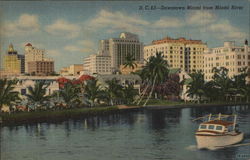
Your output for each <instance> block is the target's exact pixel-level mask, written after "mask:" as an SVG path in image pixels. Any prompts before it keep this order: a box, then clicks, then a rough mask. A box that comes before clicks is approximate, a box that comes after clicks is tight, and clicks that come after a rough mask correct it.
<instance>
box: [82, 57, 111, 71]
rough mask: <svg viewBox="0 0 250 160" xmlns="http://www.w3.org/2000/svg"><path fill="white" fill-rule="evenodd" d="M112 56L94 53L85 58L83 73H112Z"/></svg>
mask: <svg viewBox="0 0 250 160" xmlns="http://www.w3.org/2000/svg"><path fill="white" fill-rule="evenodd" d="M110 60H111V57H110V56H104V55H98V54H92V55H90V56H88V57H86V58H84V62H83V74H90V75H92V74H111V73H112V72H111V63H110V62H111V61H110Z"/></svg>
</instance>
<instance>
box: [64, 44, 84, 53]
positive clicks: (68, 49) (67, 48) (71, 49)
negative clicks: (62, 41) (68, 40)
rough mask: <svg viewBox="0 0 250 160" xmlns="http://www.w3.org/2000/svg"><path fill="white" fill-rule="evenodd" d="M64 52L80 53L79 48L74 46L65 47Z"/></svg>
mask: <svg viewBox="0 0 250 160" xmlns="http://www.w3.org/2000/svg"><path fill="white" fill-rule="evenodd" d="M64 50H65V51H69V52H80V51H81V48H79V47H77V46H74V45H67V46H65V47H64Z"/></svg>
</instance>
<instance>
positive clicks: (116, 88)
mask: <svg viewBox="0 0 250 160" xmlns="http://www.w3.org/2000/svg"><path fill="white" fill-rule="evenodd" d="M106 83H107V85H108V87H107V88H106V90H105V91H106V96H107V99H108V101H109V102H110V105H114V100H115V101H116V100H117V99H118V98H119V97H120V96H121V95H122V86H121V85H120V84H119V81H118V80H117V79H115V78H113V79H112V80H108V81H106Z"/></svg>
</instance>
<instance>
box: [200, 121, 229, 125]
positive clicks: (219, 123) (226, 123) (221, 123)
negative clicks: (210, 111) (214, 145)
mask: <svg viewBox="0 0 250 160" xmlns="http://www.w3.org/2000/svg"><path fill="white" fill-rule="evenodd" d="M203 124H218V125H223V126H230V125H233V122H228V121H222V120H213V121H209V122H205V123H203Z"/></svg>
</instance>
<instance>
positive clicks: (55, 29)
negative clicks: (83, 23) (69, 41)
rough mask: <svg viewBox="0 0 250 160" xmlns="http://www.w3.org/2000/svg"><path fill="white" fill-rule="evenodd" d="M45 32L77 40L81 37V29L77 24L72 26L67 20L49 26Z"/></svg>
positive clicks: (59, 20)
mask: <svg viewBox="0 0 250 160" xmlns="http://www.w3.org/2000/svg"><path fill="white" fill-rule="evenodd" d="M45 30H46V31H47V32H48V33H50V34H52V35H55V36H65V37H67V38H75V37H77V36H78V35H79V33H80V30H81V27H80V26H79V25H77V24H71V23H69V22H68V21H66V20H63V19H58V20H57V21H56V22H55V23H53V24H50V25H47V26H46V27H45Z"/></svg>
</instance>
